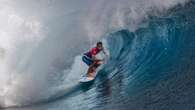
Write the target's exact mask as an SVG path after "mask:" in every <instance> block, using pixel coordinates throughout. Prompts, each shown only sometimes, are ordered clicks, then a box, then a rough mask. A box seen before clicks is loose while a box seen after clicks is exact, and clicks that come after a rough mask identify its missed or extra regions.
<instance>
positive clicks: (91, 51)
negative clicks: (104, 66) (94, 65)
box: [85, 47, 101, 58]
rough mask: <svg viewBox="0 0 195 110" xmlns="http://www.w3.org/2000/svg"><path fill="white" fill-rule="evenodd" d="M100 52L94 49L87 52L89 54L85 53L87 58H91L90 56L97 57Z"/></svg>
mask: <svg viewBox="0 0 195 110" xmlns="http://www.w3.org/2000/svg"><path fill="white" fill-rule="evenodd" d="M100 51H101V50H99V49H98V48H97V47H94V48H92V49H90V50H89V52H87V53H85V55H87V56H88V57H90V58H92V55H97V54H98V53H99V52H100Z"/></svg>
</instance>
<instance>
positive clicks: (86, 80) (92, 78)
mask: <svg viewBox="0 0 195 110" xmlns="http://www.w3.org/2000/svg"><path fill="white" fill-rule="evenodd" d="M97 73H98V72H96V73H95V75H94V77H87V76H86V75H85V76H82V77H81V79H79V82H81V83H86V82H91V81H93V80H95V78H96V75H97Z"/></svg>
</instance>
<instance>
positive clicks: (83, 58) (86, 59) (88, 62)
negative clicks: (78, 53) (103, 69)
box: [82, 55, 99, 68]
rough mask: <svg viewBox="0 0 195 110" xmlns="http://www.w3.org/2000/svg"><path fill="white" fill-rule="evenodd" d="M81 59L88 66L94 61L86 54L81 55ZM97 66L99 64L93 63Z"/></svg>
mask: <svg viewBox="0 0 195 110" xmlns="http://www.w3.org/2000/svg"><path fill="white" fill-rule="evenodd" d="M82 60H83V62H84V63H85V64H87V65H88V66H90V65H91V64H93V63H94V61H93V60H92V59H91V58H90V57H88V56H87V55H83V57H82ZM98 66H99V64H95V65H94V67H96V68H97V67H98Z"/></svg>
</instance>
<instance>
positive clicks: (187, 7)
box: [0, 0, 195, 110]
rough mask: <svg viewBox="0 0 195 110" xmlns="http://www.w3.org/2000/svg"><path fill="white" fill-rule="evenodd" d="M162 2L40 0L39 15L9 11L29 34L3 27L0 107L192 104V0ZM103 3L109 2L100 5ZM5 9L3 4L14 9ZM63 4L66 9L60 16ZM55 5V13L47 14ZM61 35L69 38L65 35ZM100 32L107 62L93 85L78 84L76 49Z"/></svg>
mask: <svg viewBox="0 0 195 110" xmlns="http://www.w3.org/2000/svg"><path fill="white" fill-rule="evenodd" d="M46 1H47V0H46ZM160 1H161V0H159V1H158V0H156V1H154V0H149V1H148V5H147V3H146V2H145V0H143V1H142V0H140V2H138V3H136V2H133V0H132V1H131V0H130V1H128V0H124V1H122V2H121V4H124V5H116V4H119V2H117V1H116V0H110V1H109V2H106V1H104V0H100V1H99V2H97V5H95V6H91V5H90V4H91V2H90V1H88V0H86V1H83V2H84V3H87V5H89V6H91V7H87V8H86V4H84V3H80V2H79V3H80V4H81V6H77V5H74V6H75V8H76V9H75V10H68V9H66V8H62V7H63V6H61V5H60V3H61V2H60V3H59V4H57V6H58V5H59V6H61V8H60V9H58V8H57V9H55V8H54V7H52V5H51V4H52V3H50V2H48V4H45V1H42V2H41V3H42V4H44V6H45V5H48V7H49V8H48V7H47V8H48V10H46V11H45V10H44V9H42V8H40V7H39V6H38V7H37V8H38V9H42V10H41V12H40V13H39V14H38V15H36V13H35V12H34V11H32V10H30V12H31V13H32V14H35V16H38V17H30V18H28V17H27V18H26V16H29V15H28V14H26V13H25V14H24V12H23V11H22V12H21V13H20V14H19V15H21V16H22V17H20V16H16V15H14V14H13V15H12V16H11V17H10V20H11V23H13V24H14V25H15V24H17V23H19V24H17V25H16V27H13V28H14V29H13V30H15V28H21V27H25V29H26V30H27V31H26V37H25V38H26V39H17V37H13V38H14V40H10V39H9V38H11V36H16V35H22V34H23V32H14V33H13V34H11V35H9V34H7V33H10V32H9V31H7V30H5V31H4V33H2V35H7V37H8V39H7V40H6V41H8V44H10V45H7V44H6V43H2V44H1V45H0V46H1V47H2V51H0V55H2V56H1V58H2V59H3V60H2V62H1V63H2V67H5V68H4V69H1V70H2V72H3V73H4V74H2V75H1V77H0V79H4V80H5V81H1V82H3V84H2V87H1V88H0V90H2V91H3V92H0V106H1V107H4V108H6V107H8V109H13V110H15V109H20V110H39V109H40V110H49V109H52V110H55V109H56V110H58V109H64V108H66V109H72V110H91V109H95V110H109V109H114V110H126V109H127V108H128V109H132V110H152V109H159V110H161V109H166V110H169V109H170V110H179V109H181V110H184V109H187V110H193V108H194V103H195V94H194V93H195V88H194V87H195V79H194V78H195V75H194V72H195V68H194V67H195V45H194V44H195V30H194V27H195V14H194V13H195V11H194V10H195V2H193V1H190V2H187V1H185V0H178V1H177V0H165V2H160ZM51 2H52V1H51ZM74 2H75V1H73V2H68V3H70V4H74ZM30 3H31V2H30ZM32 3H34V2H32ZM110 3H111V4H110ZM6 4H8V5H10V3H7V2H6ZM35 4H36V3H35ZM102 4H104V5H102ZM145 4H146V5H145ZM12 5H14V6H15V4H11V6H12ZM33 5H34V4H33ZM50 5H51V7H50ZM129 6H131V7H132V8H131V9H129V8H128V7H129ZM134 6H135V7H134ZM142 6H143V9H140V7H142ZM17 7H18V6H17ZM67 7H68V6H67ZM102 7H107V8H106V9H105V11H103V12H102ZM114 7H118V8H114ZM10 8H11V7H8V8H6V10H7V12H9V13H12V12H13V11H10V10H12V9H10ZM94 8H95V9H94ZM54 9H55V10H54ZM61 9H64V10H68V11H67V12H66V13H65V15H62V14H64V12H61V11H59V10H61ZM81 9H82V11H78V10H81ZM88 9H91V10H90V11H86V10H88ZM111 10H114V11H111ZM128 10H130V11H128ZM154 10H155V11H154ZM28 11H29V10H28ZM52 11H59V13H55V14H54V15H52V16H49V14H48V13H49V12H52ZM46 12H47V13H46ZM43 13H44V14H43ZM45 13H46V14H45ZM138 13H139V14H138ZM1 14H2V15H4V13H0V16H1ZM23 14H24V15H23ZM42 14H43V15H42ZM99 14H102V16H98V15H99ZM67 15H68V17H67ZM85 15H89V16H87V18H86V16H85ZM127 15H128V16H127ZM50 17H51V18H50ZM52 17H53V18H52ZM54 18H55V20H54V21H52V19H54ZM56 18H58V20H56ZM62 18H63V19H62ZM64 18H65V22H64V21H63V20H64ZM73 18H74V19H73ZM96 18H99V19H98V20H97V19H96ZM12 19H16V21H13V20H12ZM28 20H29V21H28ZM32 21H33V22H32ZM56 21H57V22H56ZM81 21H82V23H81ZM83 24H84V26H83ZM63 25H66V26H63ZM58 26H60V27H58ZM44 27H45V28H44ZM83 27H84V28H83ZM92 27H94V28H92ZM7 28H8V29H9V27H7ZM55 28H60V29H55ZM22 29H23V28H22ZM63 29H66V31H65V32H64V30H63ZM73 29H74V31H73ZM45 31H46V32H45ZM54 31H56V32H54ZM11 32H12V31H11ZM64 34H65V35H67V36H71V37H64V36H63V37H62V35H64ZM29 35H31V36H30V37H29ZM40 36H41V37H40ZM75 36H77V37H75ZM83 36H90V37H89V38H88V37H83ZM101 38H103V40H104V41H105V44H106V45H107V49H108V51H109V53H110V59H109V61H108V62H107V63H106V64H105V65H104V66H103V68H102V69H101V70H100V71H99V76H98V77H97V79H96V80H95V82H94V83H93V84H92V85H90V84H88V85H82V84H75V82H76V83H77V81H78V78H79V77H80V76H81V73H80V72H81V71H82V72H83V69H84V68H83V65H82V64H80V63H81V62H80V56H77V55H78V54H79V53H81V52H83V51H84V50H85V49H86V47H88V46H89V45H90V44H92V43H94V42H96V41H97V40H99V39H101ZM0 41H1V40H0ZM3 41H5V40H3ZM3 41H2V42H3ZM12 41H13V42H14V43H12ZM3 44H5V45H3ZM13 47H15V48H13ZM18 47H20V48H21V47H22V49H23V51H21V50H20V49H19V48H18ZM0 50H1V49H0ZM12 51H13V53H12ZM14 52H15V53H17V54H14ZM75 56H77V57H76V58H75ZM12 59H14V60H12ZM63 59H66V60H63ZM74 59H75V62H74V63H72V62H73V61H74ZM3 61H4V62H3ZM5 64H6V65H5ZM71 64H72V67H71ZM8 67H9V68H8ZM7 70H10V71H7ZM5 73H12V74H8V75H7V74H5ZM68 73H69V74H68ZM8 82H9V83H8ZM59 105H60V106H59Z"/></svg>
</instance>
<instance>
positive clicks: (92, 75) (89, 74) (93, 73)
mask: <svg viewBox="0 0 195 110" xmlns="http://www.w3.org/2000/svg"><path fill="white" fill-rule="evenodd" d="M94 75H95V72H92V73H88V74H87V77H92V78H94Z"/></svg>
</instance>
